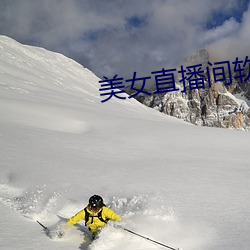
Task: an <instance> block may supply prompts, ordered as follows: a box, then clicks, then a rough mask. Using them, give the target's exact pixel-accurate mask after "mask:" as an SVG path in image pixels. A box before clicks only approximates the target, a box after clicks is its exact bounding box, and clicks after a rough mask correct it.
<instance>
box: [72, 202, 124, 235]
mask: <svg viewBox="0 0 250 250" xmlns="http://www.w3.org/2000/svg"><path fill="white" fill-rule="evenodd" d="M85 209H87V212H88V213H89V218H88V221H85V223H86V226H88V228H89V229H90V231H91V232H92V233H95V232H97V231H98V230H99V229H100V228H102V227H103V226H104V225H105V224H106V223H105V222H104V221H108V220H112V221H121V220H122V219H121V217H120V216H119V215H118V214H116V213H115V212H114V211H113V210H111V209H110V208H108V207H106V206H103V207H102V208H101V209H100V210H99V211H97V212H93V211H91V210H90V209H89V207H86V208H85ZM100 211H101V218H102V219H103V220H104V221H102V220H100V219H99V218H98V214H100ZM80 220H85V211H84V209H83V210H81V211H79V212H78V213H77V214H75V215H74V216H72V217H71V218H70V219H69V220H68V221H67V224H70V225H74V224H76V223H77V222H79V221H80Z"/></svg>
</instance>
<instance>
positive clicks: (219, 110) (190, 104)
mask: <svg viewBox="0 0 250 250" xmlns="http://www.w3.org/2000/svg"><path fill="white" fill-rule="evenodd" d="M208 61H209V53H208V51H207V50H206V49H202V50H200V51H198V52H197V53H195V54H193V55H192V56H190V57H188V58H187V59H186V60H185V62H184V63H183V65H185V66H192V65H196V64H200V63H201V64H202V65H203V69H205V68H206V67H207V62H208ZM248 70H249V69H248ZM209 74H210V79H211V87H209V86H208V82H207V78H205V80H206V87H205V88H204V89H192V90H190V89H189V87H188V86H186V91H185V92H184V93H182V92H181V90H182V89H183V86H182V85H181V84H180V82H176V86H177V87H178V88H179V89H180V91H174V92H166V93H160V94H154V92H155V90H154V91H151V96H148V95H145V94H142V93H140V94H139V95H137V96H135V98H136V99H137V100H138V101H140V102H141V103H143V104H145V105H146V106H148V107H152V108H154V109H157V110H158V111H160V112H163V113H165V114H167V115H170V116H174V117H177V118H180V119H182V120H184V121H187V122H190V123H193V124H196V125H202V126H209V127H221V128H234V129H245V130H248V129H249V128H250V108H249V106H248V105H247V103H246V101H244V100H241V99H238V98H236V97H235V96H234V95H233V94H235V93H237V94H238V95H239V94H241V95H242V96H244V98H247V97H248V96H249V97H250V90H249V89H250V88H249V86H250V82H247V83H244V84H241V85H240V84H239V83H238V82H237V81H233V83H232V84H231V85H229V86H228V87H226V86H225V84H224V83H223V82H214V80H213V79H214V77H213V73H212V71H211V70H210V72H209ZM128 93H129V94H132V92H131V91H130V92H128Z"/></svg>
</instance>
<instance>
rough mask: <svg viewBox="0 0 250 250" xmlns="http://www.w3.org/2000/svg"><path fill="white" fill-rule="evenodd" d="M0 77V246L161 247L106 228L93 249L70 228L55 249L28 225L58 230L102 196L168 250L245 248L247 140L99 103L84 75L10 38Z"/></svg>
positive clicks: (3, 45) (128, 103) (3, 41)
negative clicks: (171, 248) (60, 220)
mask: <svg viewBox="0 0 250 250" xmlns="http://www.w3.org/2000/svg"><path fill="white" fill-rule="evenodd" d="M0 75H1V78H0V88H1V91H0V148H1V151H0V155H1V164H0V180H1V183H0V201H1V203H2V204H1V206H0V211H1V212H2V214H3V215H4V216H3V218H2V224H1V229H2V230H4V231H5V234H4V235H3V236H2V237H1V239H0V245H2V246H7V245H8V244H9V249H57V248H58V249H59V248H60V249H63V248H65V249H66V248H67V249H77V248H79V249H87V248H88V247H89V249H117V248H120V249H124V250H127V249H148V250H149V249H160V247H159V246H156V245H154V244H151V243H149V242H145V240H143V239H140V238H137V237H135V236H132V235H129V234H127V233H126V232H123V231H121V230H117V229H114V228H113V227H112V226H108V227H107V228H105V230H103V232H102V234H101V236H100V238H99V239H98V240H97V241H96V242H95V243H94V244H91V245H90V246H88V245H89V243H88V242H87V240H86V239H85V238H84V237H83V236H81V235H82V232H81V231H79V230H78V228H77V227H75V228H74V229H73V231H71V232H70V233H69V235H68V236H67V237H66V239H65V240H62V241H56V240H53V241H51V240H50V239H49V238H47V237H46V236H45V235H43V234H42V232H41V228H40V227H39V225H37V223H35V221H36V220H37V219H39V220H41V221H42V222H44V223H45V224H46V225H49V226H50V225H53V224H54V223H56V222H57V221H58V217H57V216H56V215H57V214H59V215H62V216H63V217H69V216H71V215H73V214H74V213H76V212H78V210H80V209H82V208H83V207H84V206H85V205H86V203H87V201H88V198H89V196H90V195H92V194H94V193H98V194H100V195H102V196H103V197H104V200H105V202H106V203H107V205H108V206H110V207H111V208H112V209H114V210H115V211H116V212H117V213H119V214H121V215H122V217H123V222H122V223H123V225H124V226H125V227H128V228H130V229H131V230H134V231H136V232H138V233H140V234H143V235H146V236H148V237H150V238H153V239H155V240H158V241H160V242H163V243H165V244H168V245H170V246H174V247H182V248H183V249H185V250H189V249H192V250H196V249H202V250H206V249H209V250H210V249H214V248H215V247H216V248H218V249H220V250H224V249H225V250H228V249H237V248H240V249H245V250H247V249H248V248H249V243H250V242H249V241H250V240H249V226H248V225H249V224H248V223H247V220H248V214H249V208H250V202H249V199H248V197H249V186H250V183H249V177H250V172H249V139H250V136H249V133H245V132H242V131H232V130H222V129H209V128H203V127H196V126H193V125H190V124H186V123H184V122H182V121H179V120H177V119H175V118H173V117H167V116H165V115H163V114H161V113H158V112H157V111H155V110H152V109H149V108H147V107H145V106H143V105H142V104H140V103H138V102H137V101H135V100H129V99H126V100H118V99H111V100H110V101H108V102H106V103H101V98H100V96H99V83H98V81H99V79H98V78H97V77H96V76H94V75H93V74H92V73H91V72H90V71H88V70H87V69H85V68H83V67H82V66H81V65H79V64H77V63H75V62H74V61H72V60H70V59H68V58H66V57H64V56H62V55H60V54H56V53H53V52H49V51H46V50H44V49H41V48H35V47H29V46H24V45H21V44H19V43H17V42H16V41H14V40H12V39H10V38H7V37H0ZM11 209H12V211H11ZM13 210H14V211H13ZM32 221H34V223H35V225H34V223H33V222H32ZM9 222H10V223H9ZM15 222H16V223H15ZM14 223H15V224H14ZM22 225H23V227H24V228H25V229H24V230H21V229H20V230H18V231H19V236H18V239H19V240H15V241H13V242H9V241H8V237H9V235H11V233H15V232H16V231H17V230H16V228H21V227H22ZM36 228H37V230H38V231H36ZM29 229H30V231H29ZM39 233H40V234H39ZM41 239H42V241H41ZM7 242H9V243H7ZM39 246H40V247H39ZM6 249H8V248H6Z"/></svg>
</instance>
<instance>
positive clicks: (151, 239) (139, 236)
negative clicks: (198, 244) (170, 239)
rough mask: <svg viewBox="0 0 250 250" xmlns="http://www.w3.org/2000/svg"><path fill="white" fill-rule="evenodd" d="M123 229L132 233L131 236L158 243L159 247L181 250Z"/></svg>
mask: <svg viewBox="0 0 250 250" xmlns="http://www.w3.org/2000/svg"><path fill="white" fill-rule="evenodd" d="M122 229H123V230H125V231H127V232H129V233H131V234H134V235H137V236H139V237H141V238H143V239H145V240H148V241H151V242H154V243H156V244H158V245H161V246H163V247H166V248H169V249H171V250H180V248H173V247H170V246H167V245H165V244H162V243H160V242H158V241H155V240H152V239H150V238H148V237H145V236H143V235H140V234H138V233H135V232H133V231H131V230H129V229H127V228H122Z"/></svg>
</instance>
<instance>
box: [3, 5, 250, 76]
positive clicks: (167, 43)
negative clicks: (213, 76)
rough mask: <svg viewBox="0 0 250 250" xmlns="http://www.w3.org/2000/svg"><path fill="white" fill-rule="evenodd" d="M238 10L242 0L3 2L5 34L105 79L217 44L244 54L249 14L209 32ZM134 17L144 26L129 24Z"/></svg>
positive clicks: (168, 63)
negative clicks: (220, 15)
mask: <svg viewBox="0 0 250 250" xmlns="http://www.w3.org/2000/svg"><path fill="white" fill-rule="evenodd" d="M236 7H237V0H220V1H217V0H210V1H205V0H200V1H197V0H185V1H184V0H183V1H176V0H155V1H150V0H131V1H124V0H115V1H114V0H105V1H103V0H72V1H67V0H60V1H59V0H44V1H32V0H22V1H8V0H2V1H1V3H0V32H1V33H3V34H6V35H9V36H11V37H13V38H15V39H17V40H19V41H24V42H26V41H30V43H35V44H38V45H40V46H43V47H46V48H48V49H51V50H55V51H59V52H63V53H64V54H66V55H68V56H70V57H73V58H76V59H77V60H78V61H80V62H81V63H83V64H84V65H85V66H87V67H89V68H90V69H91V70H93V71H94V72H96V73H97V74H98V75H100V76H103V75H105V76H108V77H111V76H112V75H115V74H119V75H121V76H123V77H124V78H129V77H132V74H133V72H134V71H137V72H138V74H139V75H140V76H148V75H150V74H151V72H152V71H155V70H158V69H161V68H162V67H169V68H173V67H175V66H176V64H177V63H178V61H179V60H181V59H182V58H184V57H186V56H189V55H190V54H192V53H193V52H195V51H196V50H197V49H199V48H201V47H203V46H205V45H209V44H211V43H212V44H213V46H212V48H213V51H217V50H220V51H221V52H223V51H225V48H229V49H231V48H234V47H235V46H239V47H240V48H241V47H242V53H244V52H243V50H244V49H248V44H247V42H246V39H248V41H249V33H250V31H249V26H250V25H249V17H248V13H246V14H245V16H244V20H243V22H242V23H237V22H236V21H235V20H234V19H230V20H227V21H225V22H224V23H223V24H222V25H221V26H220V27H217V28H215V29H213V30H209V31H207V30H206V29H205V28H204V25H205V24H206V22H207V21H208V20H209V19H210V18H211V16H212V13H213V12H214V11H216V10H221V11H223V12H224V13H229V12H230V11H232V9H235V8H236ZM134 16H137V17H140V18H141V19H143V20H144V21H145V22H144V25H141V26H139V27H136V26H135V27H133V26H129V23H128V20H129V18H131V17H134ZM236 34H237V38H235V37H234V36H235V35H236ZM247 51H249V49H248V50H247ZM227 53H228V51H227V52H226V51H225V54H227ZM245 53H246V52H245ZM221 54H222V53H221Z"/></svg>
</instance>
